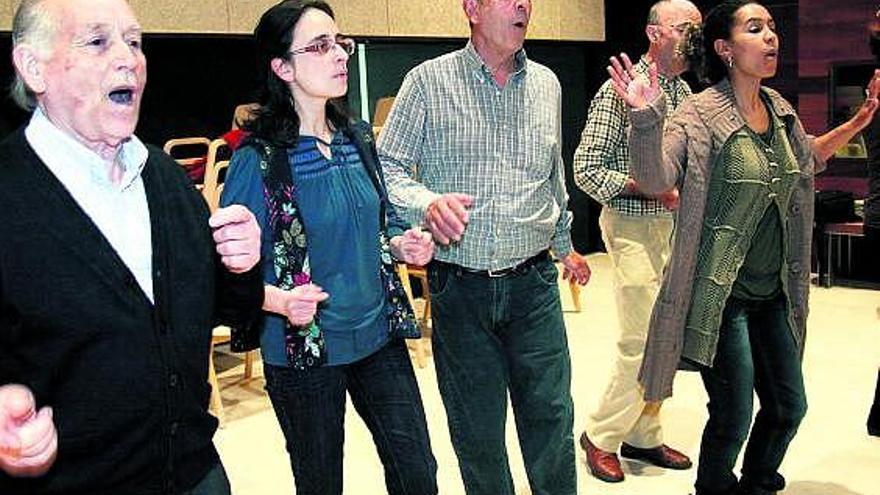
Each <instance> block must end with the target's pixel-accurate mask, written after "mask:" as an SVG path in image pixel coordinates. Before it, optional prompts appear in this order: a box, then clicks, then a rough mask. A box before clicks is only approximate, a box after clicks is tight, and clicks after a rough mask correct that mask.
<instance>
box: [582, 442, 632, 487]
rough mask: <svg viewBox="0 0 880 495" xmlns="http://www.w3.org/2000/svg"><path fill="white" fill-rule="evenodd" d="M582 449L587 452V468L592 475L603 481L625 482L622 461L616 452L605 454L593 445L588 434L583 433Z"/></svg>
mask: <svg viewBox="0 0 880 495" xmlns="http://www.w3.org/2000/svg"><path fill="white" fill-rule="evenodd" d="M581 448H582V449H584V450H585V451H586V452H587V467H589V468H590V473H592V474H593V476H595V477H597V478H599V479H600V480H602V481H607V482H608V483H618V482H620V481H623V469H621V467H620V459H618V458H617V454H615V453H614V452H605V451H604V450H602V449H600V448H599V447H596V446H595V445H593V442H591V441H590V439H589V438H587V432H583V433H581Z"/></svg>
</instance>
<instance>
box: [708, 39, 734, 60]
mask: <svg viewBox="0 0 880 495" xmlns="http://www.w3.org/2000/svg"><path fill="white" fill-rule="evenodd" d="M712 47H713V48H715V53H717V54H718V56H719V57H721V60H723V61H724V63H725V64H726V63H727V59H729V58H730V44H729V43H728V42H727V41H725V40H715V42H714V43H712Z"/></svg>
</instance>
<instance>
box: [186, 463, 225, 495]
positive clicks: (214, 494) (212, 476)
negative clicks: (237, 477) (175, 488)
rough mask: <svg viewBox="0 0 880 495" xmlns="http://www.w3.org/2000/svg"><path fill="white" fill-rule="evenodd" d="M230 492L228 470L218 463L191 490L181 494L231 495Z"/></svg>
mask: <svg viewBox="0 0 880 495" xmlns="http://www.w3.org/2000/svg"><path fill="white" fill-rule="evenodd" d="M230 493H231V491H230V488H229V480H228V479H227V478H226V470H224V469H223V465H222V464H220V463H217V465H216V466H214V467H213V468H211V470H210V471H208V474H206V475H205V477H204V478H202V481H199V484H198V485H196V486H195V487H194V488H192V489H191V490H188V491H185V492H183V493H182V494H181V495H230Z"/></svg>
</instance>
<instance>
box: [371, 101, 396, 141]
mask: <svg viewBox="0 0 880 495" xmlns="http://www.w3.org/2000/svg"><path fill="white" fill-rule="evenodd" d="M392 106H394V97H393V96H384V97H382V98H379V99H378V100H377V101H376V109H375V110H374V111H373V134H375V135H376V137H378V136H379V133H380V132H382V126H383V125H385V120H386V119H387V118H388V113H389V112H391V107H392Z"/></svg>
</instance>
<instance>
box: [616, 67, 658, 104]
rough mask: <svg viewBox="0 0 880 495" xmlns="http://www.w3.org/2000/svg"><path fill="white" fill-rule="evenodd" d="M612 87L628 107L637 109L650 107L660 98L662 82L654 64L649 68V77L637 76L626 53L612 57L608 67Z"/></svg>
mask: <svg viewBox="0 0 880 495" xmlns="http://www.w3.org/2000/svg"><path fill="white" fill-rule="evenodd" d="M608 75H610V76H611V86H612V87H613V88H614V92H615V93H617V94H618V96H620V98H621V99H623V101H625V102H626V104H627V105H629V106H631V107H632V108H635V109H641V108H645V107H646V106H648V104H649V103H651V102H652V101H654V100H655V99H657V97H658V96H660V82H659V80H658V79H657V65H656V64H654V63H653V62H652V63H651V64H650V65H649V66H648V76H649V78H645V76H643V75H641V74H637V73H636V71H635V69H634V68H633V64H632V62H631V61H630V59H629V57H628V56H627V55H626V54H625V53H621V54H620V57H619V58H618V57H611V65H609V66H608Z"/></svg>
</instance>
